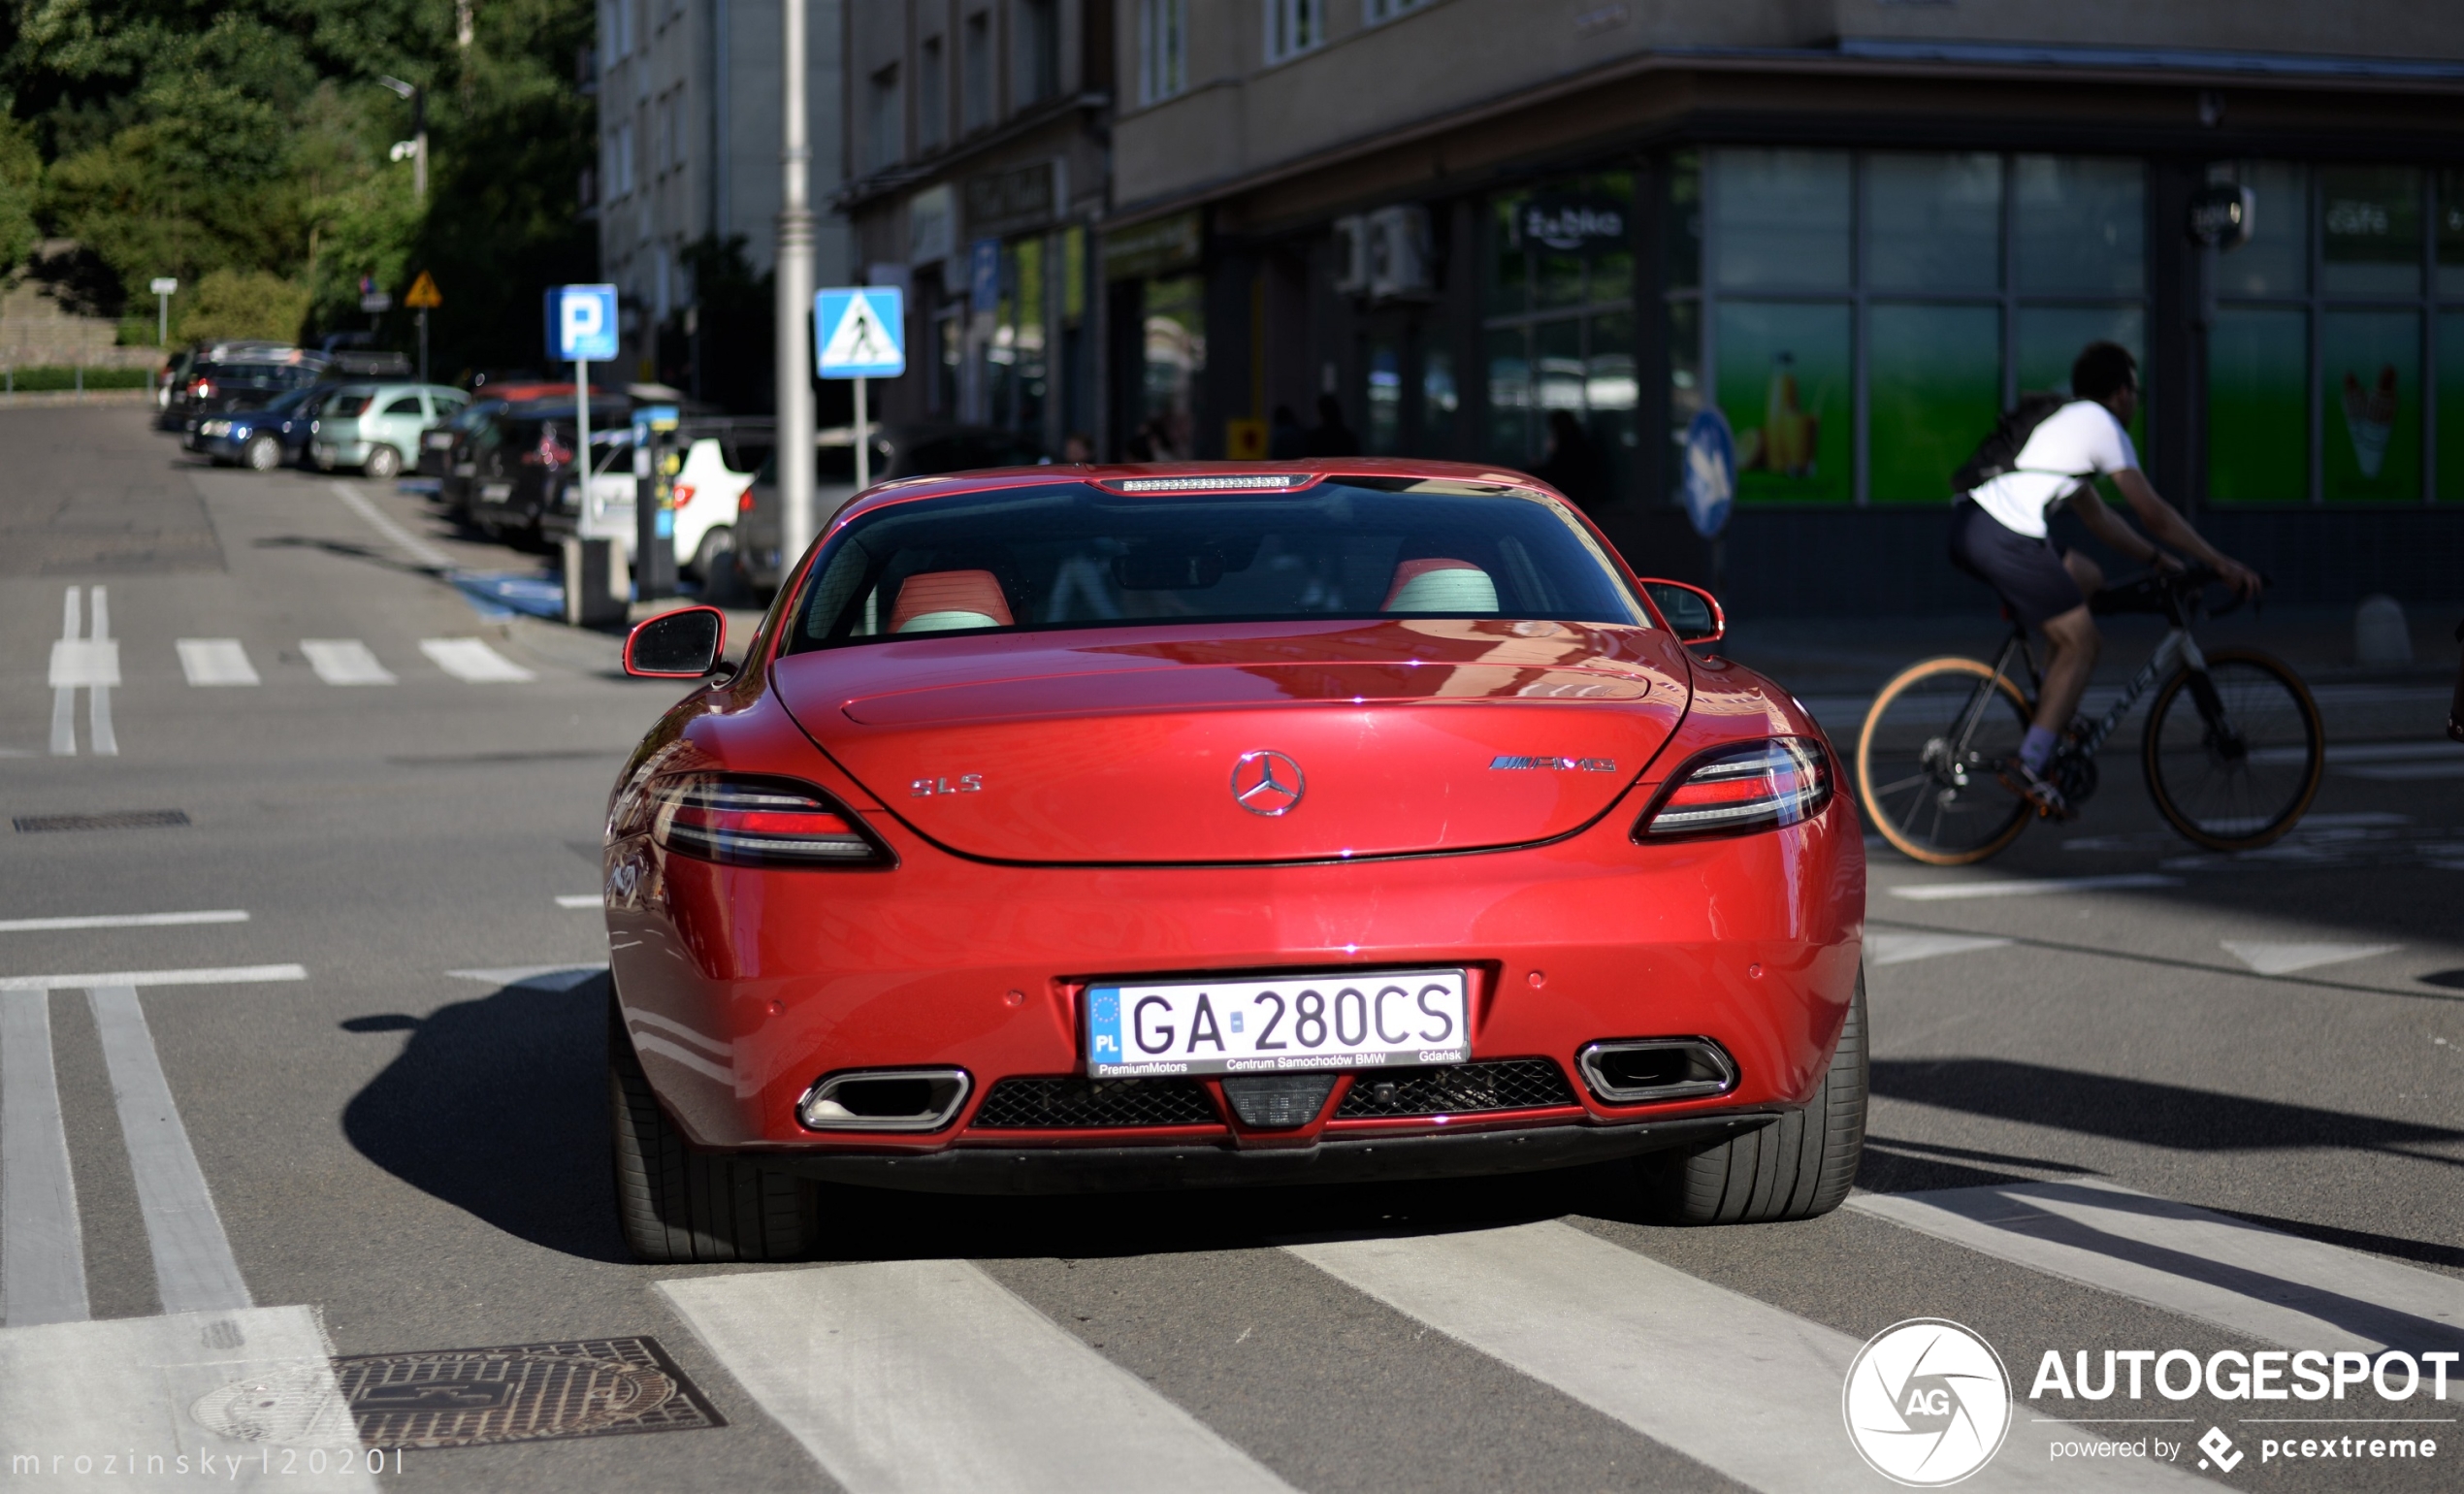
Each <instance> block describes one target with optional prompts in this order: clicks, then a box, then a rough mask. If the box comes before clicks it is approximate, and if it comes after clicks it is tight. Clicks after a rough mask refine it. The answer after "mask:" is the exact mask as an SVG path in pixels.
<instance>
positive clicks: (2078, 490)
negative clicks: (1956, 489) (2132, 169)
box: [1951, 342, 2260, 820]
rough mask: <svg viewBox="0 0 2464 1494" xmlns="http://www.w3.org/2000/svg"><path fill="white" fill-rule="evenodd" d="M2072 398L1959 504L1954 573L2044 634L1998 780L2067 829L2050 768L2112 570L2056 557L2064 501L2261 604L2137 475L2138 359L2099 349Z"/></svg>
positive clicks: (2253, 580)
mask: <svg viewBox="0 0 2464 1494" xmlns="http://www.w3.org/2000/svg"><path fill="white" fill-rule="evenodd" d="M2070 392H2071V395H2072V398H2071V400H2070V401H2069V403H2067V404H2065V405H2063V406H2061V407H2060V408H2059V409H2056V410H2054V411H2052V413H2050V414H2047V415H2045V416H2044V417H2043V418H2042V419H2041V420H2040V421H2039V422H2038V423H2037V424H2036V426H2035V427H2034V429H2033V430H2030V431H2028V432H2027V434H2026V439H2025V441H2024V442H2023V443H2022V444H2021V445H2020V447H2019V450H2018V452H2017V455H2016V456H2015V457H2014V458H2013V459H2012V460H2011V461H2010V462H2009V464H2008V469H2007V470H2006V471H2002V472H2001V473H2000V475H1998V476H1994V477H1992V478H1989V479H1988V480H1986V481H1984V482H1982V483H1979V484H1978V485H1977V486H1975V487H1974V488H1972V489H1970V490H1969V491H1968V492H1966V493H1963V494H1961V497H1960V500H1959V503H1958V506H1957V507H1956V508H1954V509H1953V511H1952V517H1951V560H1952V562H1953V564H1955V565H1957V566H1958V567H1959V568H1961V569H1962V570H1964V571H1966V572H1968V573H1969V574H1970V575H1973V576H1975V577H1976V578H1977V579H1978V580H1981V581H1983V582H1985V583H1986V584H1987V585H1988V586H1991V587H1993V588H1994V590H1995V591H1997V592H1999V593H2001V594H2002V599H2003V600H2004V601H2007V602H2008V603H2009V604H2010V607H2011V610H2012V612H2013V613H2014V614H2016V615H2017V616H2018V618H2019V620H2020V621H2021V622H2022V623H2023V624H2025V625H2026V626H2027V627H2029V628H2033V629H2036V630H2037V631H2038V632H2040V633H2043V634H2044V635H2045V643H2046V648H2047V652H2048V655H2049V658H2048V659H2047V662H2046V666H2045V675H2044V687H2043V690H2042V691H2041V693H2040V694H2039V695H2038V696H2037V699H2036V715H2035V718H2034V720H2033V721H2032V722H2031V723H2030V724H2029V726H2028V729H2027V735H2026V740H2025V741H2024V742H2023V743H2022V744H2021V747H2020V750H2019V758H2018V761H2016V762H2015V763H2007V764H2005V766H2004V767H2003V770H2002V771H2003V778H2004V780H2005V781H2006V782H2007V783H2009V785H2010V786H2011V788H2012V789H2014V790H2015V791H2017V792H2018V793H2020V794H2022V795H2025V796H2026V798H2027V800H2028V802H2029V803H2031V804H2033V805H2035V806H2036V812H2037V813H2038V814H2040V815H2043V816H2045V817H2047V818H2049V819H2064V820H2066V819H2069V818H2070V816H2071V813H2072V811H2071V808H2070V806H2069V805H2068V804H2067V803H2065V802H2063V799H2062V796H2061V791H2060V790H2059V789H2058V788H2056V787H2055V786H2054V784H2053V783H2052V782H2051V781H2049V780H2048V778H2047V777H2046V768H2047V766H2048V765H2049V764H2050V763H2052V762H2053V758H2054V749H2055V747H2056V746H2057V745H2058V744H2059V740H2060V733H2061V731H2062V730H2063V729H2064V728H2065V727H2067V726H2069V724H2070V720H2071V715H2072V713H2073V712H2074V711H2076V710H2077V709H2078V707H2079V698H2080V697H2081V696H2082V695H2084V694H2086V693H2087V689H2088V675H2089V672H2090V671H2091V670H2092V669H2093V668H2094V667H2095V665H2096V652H2097V649H2098V648H2099V646H2100V645H2101V642H2102V639H2101V638H2100V637H2099V636H2098V634H2097V633H2096V624H2095V621H2094V619H2092V618H2091V616H2090V615H2089V612H2088V599H2089V598H2090V597H2091V596H2093V595H2095V593H2096V591H2097V589H2098V588H2100V587H2102V586H2103V585H2104V572H2103V571H2101V570H2100V569H2098V568H2097V566H2096V563H2095V562H2094V561H2092V560H2090V559H2089V558H2088V557H2087V556H2085V555H2082V554H2081V553H2079V552H2078V551H2077V550H2064V551H2061V552H2059V553H2057V552H2056V551H2055V549H2054V546H2053V541H2052V540H2051V539H2049V538H2048V537H2047V536H2046V528H2045V521H2046V519H2047V518H2048V517H2049V516H2050V515H2051V514H2052V512H2053V510H2054V508H2055V507H2056V506H2057V505H2058V504H2060V503H2064V502H2067V503H2069V504H2070V506H2071V511H2072V512H2074V513H2076V514H2078V515H2079V517H2080V519H2081V520H2082V521H2083V522H2084V523H2086V525H2087V526H2088V531H2089V533H2090V534H2091V535H2093V536H2096V538H2097V539H2099V540H2101V541H2102V542H2104V543H2105V544H2106V545H2108V546H2110V547H2112V548H2113V549H2115V550H2118V551H2120V552H2121V553H2122V554H2124V555H2126V556H2129V557H2131V558H2132V559H2134V560H2137V561H2140V562H2142V563H2144V564H2146V565H2150V566H2154V567H2156V568H2159V569H2163V570H2178V569H2180V568H2182V562H2180V561H2179V560H2177V559H2175V558H2174V557H2173V556H2172V555H2170V554H2168V553H2167V552H2166V550H2165V549H2164V548H2163V547H2164V546H2170V547H2171V548H2172V549H2174V550H2179V551H2182V552H2184V553H2185V554H2188V555H2189V556H2191V557H2193V558H2195V559H2196V560H2198V561H2199V562H2200V563H2201V564H2203V565H2206V566H2207V567H2209V568H2212V569H2213V570H2215V571H2216V573H2217V574H2218V575H2219V576H2221V578H2222V579H2223V580H2224V582H2225V584H2227V585H2229V586H2230V587H2232V588H2233V590H2234V591H2235V592H2237V593H2239V594H2240V595H2242V596H2245V597H2250V596H2255V595H2256V594H2257V592H2258V589H2259V584H2260V583H2259V578H2258V575H2257V573H2256V572H2255V571H2253V570H2252V569H2251V568H2249V567H2247V566H2245V565H2243V564H2241V563H2240V562H2239V561H2236V560H2233V559H2232V558H2230V557H2229V556H2226V555H2224V554H2223V553H2222V552H2221V551H2219V550H2218V549H2217V548H2216V547H2215V546H2214V545H2211V544H2209V543H2208V542H2207V541H2206V540H2205V539H2202V538H2200V537H2199V535H2198V532H2197V531H2196V530H2194V529H2192V528H2191V527H2190V525H2189V521H2188V520H2187V519H2185V518H2183V517H2182V515H2181V514H2180V513H2179V512H2178V511H2176V510H2175V508H2174V507H2173V505H2172V504H2170V503H2166V502H2165V501H2164V500H2163V499H2162V498H2160V497H2158V496H2157V494H2156V489H2155V488H2154V487H2152V486H2150V485H2149V482H2148V477H2147V473H2145V472H2143V471H2140V470H2139V453H2138V450H2137V448H2135V447H2134V446H2132V445H2131V443H2130V433H2129V432H2128V430H2126V429H2125V427H2127V426H2128V425H2129V424H2130V417H2131V416H2132V415H2134V414H2136V413H2137V412H2138V408H2139V369H2138V363H2137V360H2135V359H2133V358H2132V357H2131V356H2130V354H2129V352H2128V351H2127V350H2126V349H2124V348H2123V347H2122V346H2120V345H2119V344H2117V343H2113V342H2091V343H2089V344H2088V346H2087V347H2086V348H2084V349H2083V350H2082V351H2081V352H2080V354H2079V359H2078V361H2077V362H2076V363H2073V364H2072V365H2071V368H2070ZM2098 476H2107V477H2111V478H2112V479H2113V485H2114V486H2115V487H2117V488H2119V489H2121V490H2122V496H2123V497H2124V499H2125V500H2127V501H2128V502H2129V504H2130V509H2131V511H2132V512H2133V513H2135V514H2136V515H2137V516H2138V519H2139V523H2140V524H2141V526H2142V527H2144V528H2145V529H2146V530H2147V531H2148V533H2149V534H2150V535H2153V536H2156V537H2155V542H2153V543H2152V542H2150V540H2149V539H2148V538H2146V537H2144V536H2141V535H2139V534H2137V533H2136V532H2134V531H2133V530H2132V529H2131V528H2130V526H2129V525H2127V524H2125V523H2124V522H2123V521H2122V519H2121V518H2120V517H2119V516H2118V515H2116V514H2115V513H2114V511H2113V510H2112V509H2111V508H2109V507H2107V506H2106V504H2105V502H2104V500H2103V498H2102V497H2100V496H2099V495H2098V494H2097V492H2096V487H2095V479H2096V478H2097V477H2098Z"/></svg>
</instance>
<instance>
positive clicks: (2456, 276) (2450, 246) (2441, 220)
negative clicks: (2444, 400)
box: [2438, 171, 2464, 450]
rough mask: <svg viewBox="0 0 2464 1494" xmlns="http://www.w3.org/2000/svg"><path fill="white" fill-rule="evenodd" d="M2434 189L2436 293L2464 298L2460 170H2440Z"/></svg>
mask: <svg viewBox="0 0 2464 1494" xmlns="http://www.w3.org/2000/svg"><path fill="white" fill-rule="evenodd" d="M2438 190H2439V198H2438V203H2439V206H2438V226H2439V284H2438V292H2439V295H2440V296H2441V297H2442V298H2444V299H2447V300H2451V301H2452V300H2464V171H2443V172H2440V173H2439V183H2438ZM2440 345H2441V346H2445V345H2446V343H2445V342H2444V341H2442V342H2441V343H2440ZM2441 449H2442V450H2444V449H2445V443H2444V442H2441Z"/></svg>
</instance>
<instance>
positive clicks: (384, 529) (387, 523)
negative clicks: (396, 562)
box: [334, 482, 453, 570]
mask: <svg viewBox="0 0 2464 1494" xmlns="http://www.w3.org/2000/svg"><path fill="white" fill-rule="evenodd" d="M334 491H335V492H336V493H337V494H338V495H340V498H341V500H342V502H343V503H347V504H348V505H350V510H351V512H353V513H356V514H358V515H359V516H360V517H361V518H363V519H366V520H367V521H368V527H369V528H371V529H373V530H374V531H376V533H378V534H380V535H382V536H385V537H386V538H388V539H390V540H392V541H393V542H394V543H395V544H396V545H397V546H399V547H400V548H401V549H402V550H403V551H405V553H406V554H408V555H409V556H410V558H411V559H412V560H415V561H417V562H419V564H421V565H423V566H433V567H435V568H437V569H438V570H451V569H452V568H453V557H452V556H450V555H447V554H446V553H445V552H444V551H442V550H439V549H438V548H437V547H436V546H435V545H433V544H430V543H429V542H428V541H427V540H425V539H422V538H420V537H419V536H417V535H414V534H412V533H411V532H410V531H408V530H406V529H405V528H403V527H402V526H401V525H399V524H397V523H395V522H394V521H393V520H392V519H391V518H390V517H388V516H387V515H386V514H385V513H384V511H383V510H382V509H379V508H378V507H377V506H376V505H375V504H374V503H370V502H369V501H368V497H367V495H365V494H363V493H361V492H360V491H359V490H358V489H357V488H354V487H352V486H351V485H350V484H349V483H347V482H338V483H336V484H334Z"/></svg>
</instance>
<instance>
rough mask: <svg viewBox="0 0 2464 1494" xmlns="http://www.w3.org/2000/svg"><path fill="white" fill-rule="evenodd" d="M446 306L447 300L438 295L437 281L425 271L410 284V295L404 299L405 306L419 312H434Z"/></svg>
mask: <svg viewBox="0 0 2464 1494" xmlns="http://www.w3.org/2000/svg"><path fill="white" fill-rule="evenodd" d="M444 304H445V298H444V297H443V296H442V295H440V294H438V290H437V282H436V280H435V279H433V278H431V277H430V276H429V274H428V272H427V271H425V270H422V271H420V272H419V278H418V279H416V280H413V281H411V282H410V294H409V295H407V296H405V297H403V305H405V306H406V307H409V308H411V309H413V310H418V311H426V310H432V309H435V308H438V307H440V306H443V305H444Z"/></svg>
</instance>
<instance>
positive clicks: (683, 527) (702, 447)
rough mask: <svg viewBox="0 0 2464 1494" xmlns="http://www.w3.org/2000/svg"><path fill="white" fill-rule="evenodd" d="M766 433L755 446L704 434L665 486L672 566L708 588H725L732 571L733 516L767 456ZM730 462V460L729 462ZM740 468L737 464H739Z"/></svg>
mask: <svg viewBox="0 0 2464 1494" xmlns="http://www.w3.org/2000/svg"><path fill="white" fill-rule="evenodd" d="M768 446H769V435H768V433H767V432H766V431H764V432H763V433H762V438H761V443H760V445H758V446H755V445H751V444H749V443H747V442H744V441H742V440H739V439H736V438H730V437H725V436H704V437H700V438H697V439H695V441H694V442H693V444H692V445H690V446H687V447H686V448H685V459H684V465H683V467H682V469H681V470H679V471H677V473H676V480H675V481H674V482H673V483H672V484H671V485H670V486H669V488H668V493H669V495H670V497H669V502H670V503H672V504H673V505H674V512H675V545H676V568H677V569H678V570H679V571H681V572H683V573H684V574H685V575H688V576H691V577H693V578H694V579H696V580H697V581H700V582H702V583H703V584H705V585H707V584H708V583H709V581H710V578H711V577H712V576H713V575H717V576H719V577H721V578H722V581H721V584H722V586H723V587H724V586H725V584H726V583H727V581H729V580H730V579H732V572H733V570H734V568H735V542H736V532H735V522H736V514H737V512H738V510H739V509H741V507H742V506H743V503H744V495H745V490H746V489H748V488H750V487H752V486H753V479H754V476H755V474H756V472H757V471H758V470H759V468H760V466H761V461H760V459H759V457H758V456H757V455H756V453H759V454H761V455H762V456H766V454H767V451H768ZM730 458H732V459H733V460H730ZM739 463H740V464H742V465H741V466H739V465H738V464H739Z"/></svg>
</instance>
